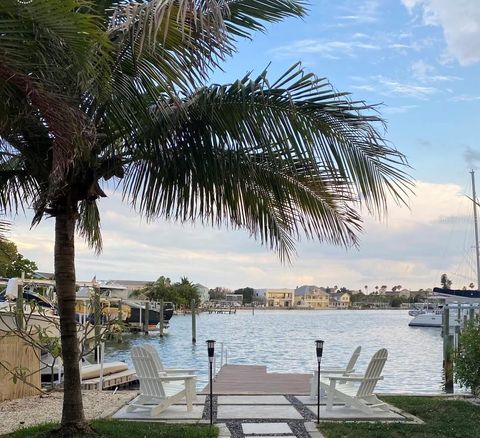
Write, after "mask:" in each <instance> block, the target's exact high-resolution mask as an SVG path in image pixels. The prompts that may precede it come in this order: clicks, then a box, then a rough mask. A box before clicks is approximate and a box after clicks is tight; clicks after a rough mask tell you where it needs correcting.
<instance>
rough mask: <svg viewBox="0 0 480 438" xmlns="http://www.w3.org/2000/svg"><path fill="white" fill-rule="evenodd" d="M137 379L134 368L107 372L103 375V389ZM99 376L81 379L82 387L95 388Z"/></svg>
mask: <svg viewBox="0 0 480 438" xmlns="http://www.w3.org/2000/svg"><path fill="white" fill-rule="evenodd" d="M136 380H137V375H136V374H135V370H125V371H120V372H118V373H114V374H109V375H107V376H104V377H103V385H102V388H103V389H107V388H112V387H114V386H119V385H125V384H127V383H130V382H134V381H136ZM99 383H100V378H99V377H95V378H93V379H87V380H83V381H82V389H97V388H98V385H99Z"/></svg>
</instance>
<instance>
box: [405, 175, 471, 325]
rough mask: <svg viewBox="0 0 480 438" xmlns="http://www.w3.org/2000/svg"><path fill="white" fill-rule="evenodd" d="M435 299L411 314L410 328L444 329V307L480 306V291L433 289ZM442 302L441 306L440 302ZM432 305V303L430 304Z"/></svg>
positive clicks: (456, 321)
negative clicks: (435, 301)
mask: <svg viewBox="0 0 480 438" xmlns="http://www.w3.org/2000/svg"><path fill="white" fill-rule="evenodd" d="M470 174H471V175H472V198H470V199H471V200H472V203H473V218H474V230H475V254H476V266H477V288H478V287H480V249H479V241H478V220H477V197H476V193H475V172H474V171H473V170H472V171H471V172H470ZM432 295H433V298H434V299H436V300H437V303H436V304H435V305H433V306H432V305H429V303H426V304H427V305H426V306H424V308H422V309H415V310H413V311H411V312H409V314H410V315H411V316H413V317H414V318H413V319H412V320H411V321H410V323H409V324H408V325H409V326H420V327H442V326H443V306H444V304H448V305H449V306H450V307H456V306H460V308H461V307H462V306H461V305H462V304H471V305H472V306H479V305H480V290H478V289H477V290H466V289H450V288H446V287H435V288H433V294H432ZM440 300H441V304H440V303H439V301H440ZM430 304H432V303H430ZM460 323H461V322H460V321H458V320H457V319H455V318H451V319H450V325H452V326H456V325H459V324H460Z"/></svg>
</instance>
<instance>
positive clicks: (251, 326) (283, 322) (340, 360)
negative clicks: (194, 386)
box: [106, 310, 442, 393]
mask: <svg viewBox="0 0 480 438" xmlns="http://www.w3.org/2000/svg"><path fill="white" fill-rule="evenodd" d="M410 319H411V317H410V316H409V315H408V313H407V311H403V310H398V311H392V310H390V311H389V310H372V311H369V310H363V311H355V310H343V311H338V310H337V311H335V310H325V311H302V310H297V311H265V310H261V311H260V310H256V311H255V315H252V313H251V311H239V312H237V314H235V315H214V314H212V315H209V314H205V313H204V314H201V315H199V316H197V344H196V345H195V346H192V343H191V315H187V316H183V315H175V316H173V318H172V319H171V321H170V328H169V330H168V335H166V336H165V337H164V338H160V337H159V336H158V335H153V334H151V335H149V336H148V337H146V336H144V335H125V336H124V342H123V343H122V344H117V343H110V344H109V345H107V347H106V359H107V360H123V361H126V362H128V363H131V359H130V353H129V349H130V347H131V346H133V345H139V344H142V343H145V342H148V343H150V344H152V345H154V346H155V347H156V348H157V349H158V351H159V353H160V356H161V358H162V361H163V362H164V364H165V366H167V367H177V368H197V369H198V388H203V387H204V386H205V384H206V383H207V378H208V374H207V373H208V368H207V367H208V362H207V349H206V344H205V340H207V339H215V340H216V341H217V348H216V352H217V353H218V354H220V345H219V344H218V343H219V342H224V345H225V348H227V349H228V363H230V364H251V365H266V366H267V367H268V371H270V372H273V371H276V372H299V373H310V372H312V370H313V369H315V368H316V358H315V345H314V340H315V339H323V340H324V341H325V346H324V356H323V361H322V365H324V366H335V365H337V366H338V365H344V364H346V362H347V360H348V359H349V357H350V355H351V353H352V352H353V350H354V349H355V348H356V347H357V346H358V345H361V346H362V353H361V355H360V358H359V360H358V363H357V366H356V369H357V370H359V371H364V370H365V368H366V366H367V364H368V361H369V360H370V357H371V356H372V355H373V353H375V351H377V350H378V349H379V348H382V347H385V348H387V349H388V354H389V356H388V360H387V363H386V365H385V369H384V376H385V380H384V381H382V382H379V385H378V389H379V390H381V391H382V392H388V393H403V392H409V393H418V392H422V393H438V392H441V391H442V338H441V336H440V329H438V328H423V327H409V326H408V322H409V321H410ZM219 363H220V359H219V357H218V364H219Z"/></svg>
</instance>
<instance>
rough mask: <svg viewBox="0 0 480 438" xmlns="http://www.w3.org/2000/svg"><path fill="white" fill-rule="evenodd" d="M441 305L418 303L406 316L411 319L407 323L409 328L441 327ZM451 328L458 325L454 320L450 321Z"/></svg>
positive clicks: (428, 302)
mask: <svg viewBox="0 0 480 438" xmlns="http://www.w3.org/2000/svg"><path fill="white" fill-rule="evenodd" d="M443 308H444V307H443V304H440V303H435V302H430V301H427V302H425V303H419V304H417V306H416V307H415V308H414V309H412V310H410V311H409V312H408V314H409V315H410V316H413V319H412V320H411V321H410V322H409V323H408V325H409V326H410V327H442V325H443ZM450 325H451V326H455V325H458V324H456V321H455V320H451V321H450Z"/></svg>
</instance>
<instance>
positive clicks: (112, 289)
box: [99, 282, 175, 328]
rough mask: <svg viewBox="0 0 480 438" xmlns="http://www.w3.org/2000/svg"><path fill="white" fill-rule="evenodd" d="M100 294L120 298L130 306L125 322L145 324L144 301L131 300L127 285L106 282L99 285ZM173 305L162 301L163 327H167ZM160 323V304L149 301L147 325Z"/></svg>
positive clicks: (109, 297) (172, 311)
mask: <svg viewBox="0 0 480 438" xmlns="http://www.w3.org/2000/svg"><path fill="white" fill-rule="evenodd" d="M99 288H100V296H101V297H105V298H107V299H121V300H122V303H124V304H126V305H128V306H129V307H130V314H129V316H128V317H127V318H125V322H126V323H127V324H130V325H133V324H137V325H141V326H143V325H144V324H145V313H146V312H145V310H146V302H145V301H140V300H138V301H137V300H132V299H131V298H129V290H128V288H127V287H125V286H123V285H121V284H117V283H112V282H106V283H102V284H100V285H99ZM174 310H175V308H174V305H173V303H171V302H164V303H163V327H164V328H167V327H168V325H169V322H170V319H171V318H172V316H173V313H174ZM159 324H160V305H159V303H158V302H155V301H151V302H149V311H148V325H149V326H158V325H159Z"/></svg>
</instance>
